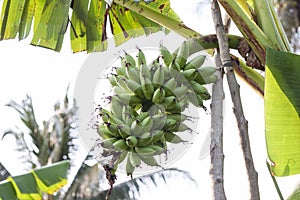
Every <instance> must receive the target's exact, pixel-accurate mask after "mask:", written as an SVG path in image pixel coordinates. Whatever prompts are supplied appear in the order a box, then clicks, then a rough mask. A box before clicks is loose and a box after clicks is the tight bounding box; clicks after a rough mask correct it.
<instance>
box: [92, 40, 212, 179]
mask: <svg viewBox="0 0 300 200" xmlns="http://www.w3.org/2000/svg"><path fill="white" fill-rule="evenodd" d="M160 53H161V55H160V56H159V57H158V58H157V59H155V60H154V61H153V62H151V64H149V65H147V62H146V56H145V54H144V52H143V51H142V50H141V49H138V53H137V58H136V59H134V58H133V57H132V56H131V55H130V54H128V53H125V55H124V57H121V58H120V60H121V66H120V67H117V68H115V69H114V72H113V73H112V74H111V75H110V76H108V79H109V81H110V84H111V85H112V88H113V95H112V96H110V97H109V99H110V103H109V106H110V109H109V110H108V109H105V108H102V107H101V108H99V113H98V114H99V116H100V117H101V123H99V125H98V133H99V135H100V136H101V137H102V139H103V141H102V142H101V146H102V147H103V148H104V149H106V150H110V151H113V152H118V158H117V159H116V160H115V163H114V166H115V167H116V166H117V165H118V164H120V163H122V162H123V161H124V162H126V172H127V174H128V175H132V173H133V171H134V169H135V168H136V167H138V166H140V165H141V162H143V163H145V164H147V165H150V166H159V164H158V163H157V161H156V159H155V156H156V155H160V154H162V153H164V152H166V151H167V143H182V142H186V141H184V140H183V139H182V138H180V136H178V135H177V134H176V133H177V132H182V131H186V130H189V128H188V127H187V125H185V124H184V123H183V122H184V121H185V120H186V119H188V116H186V115H185V114H183V111H184V110H185V109H186V108H187V107H188V105H189V103H192V104H193V105H195V106H197V107H203V108H205V107H204V106H203V100H207V99H209V98H210V94H209V93H208V91H207V89H206V88H205V87H204V86H203V84H207V83H212V82H214V81H215V80H216V77H215V76H214V75H213V74H214V72H215V70H216V69H215V68H214V67H205V66H202V65H203V63H204V61H205V56H203V55H200V56H197V57H195V58H193V59H191V60H190V61H189V62H187V57H188V56H189V52H188V47H187V44H186V43H183V45H182V46H181V47H180V49H179V51H178V53H174V54H173V55H172V54H171V53H170V52H169V51H168V49H167V48H165V47H164V46H162V45H161V46H160ZM126 159H127V160H126ZM125 160H126V161H125Z"/></svg>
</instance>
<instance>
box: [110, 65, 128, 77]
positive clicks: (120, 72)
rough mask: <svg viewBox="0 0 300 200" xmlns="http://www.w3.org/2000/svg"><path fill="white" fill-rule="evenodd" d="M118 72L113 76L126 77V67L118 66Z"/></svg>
mask: <svg viewBox="0 0 300 200" xmlns="http://www.w3.org/2000/svg"><path fill="white" fill-rule="evenodd" d="M116 73H117V74H113V76H124V77H126V67H117V68H116Z"/></svg>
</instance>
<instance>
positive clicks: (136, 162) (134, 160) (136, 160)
mask: <svg viewBox="0 0 300 200" xmlns="http://www.w3.org/2000/svg"><path fill="white" fill-rule="evenodd" d="M128 159H129V161H130V163H131V165H132V166H133V167H137V166H140V165H141V158H140V156H138V155H137V154H136V153H134V152H132V151H131V152H129V153H128Z"/></svg>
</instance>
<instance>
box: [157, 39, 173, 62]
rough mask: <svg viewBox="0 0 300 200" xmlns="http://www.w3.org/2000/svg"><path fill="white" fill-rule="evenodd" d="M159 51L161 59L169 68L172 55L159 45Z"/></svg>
mask: <svg viewBox="0 0 300 200" xmlns="http://www.w3.org/2000/svg"><path fill="white" fill-rule="evenodd" d="M159 49H160V54H161V55H162V58H163V60H164V63H165V65H166V66H169V65H170V64H171V63H172V61H173V56H172V54H171V53H170V51H169V50H168V49H167V48H166V47H164V46H163V45H162V44H160V46H159Z"/></svg>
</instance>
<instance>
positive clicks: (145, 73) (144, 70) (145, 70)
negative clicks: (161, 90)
mask: <svg viewBox="0 0 300 200" xmlns="http://www.w3.org/2000/svg"><path fill="white" fill-rule="evenodd" d="M143 77H147V78H148V79H149V80H152V77H151V71H150V69H149V67H148V66H147V65H145V64H144V65H141V66H140V83H141V84H142V79H144V78H143Z"/></svg>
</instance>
